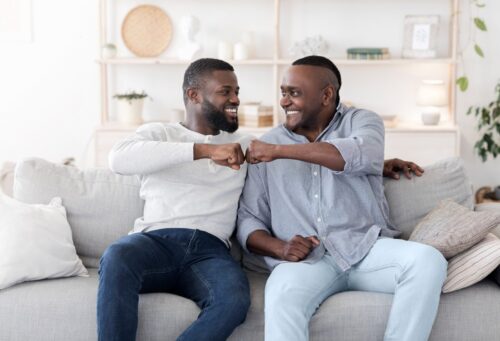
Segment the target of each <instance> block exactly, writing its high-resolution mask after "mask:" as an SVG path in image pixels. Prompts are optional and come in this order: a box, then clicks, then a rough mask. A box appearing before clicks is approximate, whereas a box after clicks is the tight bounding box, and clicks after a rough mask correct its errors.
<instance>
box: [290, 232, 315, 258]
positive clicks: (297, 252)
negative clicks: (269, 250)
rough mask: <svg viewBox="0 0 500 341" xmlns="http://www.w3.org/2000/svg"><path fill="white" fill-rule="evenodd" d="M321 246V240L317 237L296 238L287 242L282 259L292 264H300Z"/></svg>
mask: <svg viewBox="0 0 500 341" xmlns="http://www.w3.org/2000/svg"><path fill="white" fill-rule="evenodd" d="M318 245H319V240H318V238H317V237H315V236H309V237H302V236H299V235H296V236H294V237H293V238H292V239H290V240H289V241H287V242H285V244H284V246H283V249H282V252H281V253H282V254H281V259H283V260H287V261H290V262H298V261H301V260H303V259H305V258H306V257H307V256H308V255H309V254H310V253H311V251H312V250H313V249H314V248H315V247H316V246H318Z"/></svg>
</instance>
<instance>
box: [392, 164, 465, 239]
mask: <svg viewBox="0 0 500 341" xmlns="http://www.w3.org/2000/svg"><path fill="white" fill-rule="evenodd" d="M384 192H385V196H386V198H387V201H388V203H389V212H390V217H391V221H392V223H393V224H394V225H395V227H396V228H397V229H398V230H400V231H401V232H402V238H404V239H408V238H409V236H410V235H411V233H412V232H413V229H414V228H415V226H416V225H417V224H418V222H419V221H420V220H421V219H422V218H423V217H424V216H425V215H427V214H428V213H429V212H430V211H431V210H432V209H433V208H435V207H436V206H437V205H438V203H439V202H440V201H441V200H444V199H451V200H453V201H454V202H456V203H458V204H460V205H462V206H466V207H467V208H469V209H473V207H474V201H473V194H472V186H471V184H470V182H469V180H468V178H467V176H466V174H465V171H464V168H463V164H462V160H461V159H460V158H450V159H445V160H442V161H440V162H437V163H434V164H432V165H430V166H428V167H425V173H424V175H423V176H421V177H417V176H413V177H412V178H411V179H407V178H406V177H404V176H401V179H400V180H393V179H388V178H384Z"/></svg>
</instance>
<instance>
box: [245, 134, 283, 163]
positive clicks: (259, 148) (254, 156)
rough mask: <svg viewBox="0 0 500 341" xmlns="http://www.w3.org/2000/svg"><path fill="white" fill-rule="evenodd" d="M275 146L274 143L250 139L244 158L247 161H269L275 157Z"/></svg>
mask: <svg viewBox="0 0 500 341" xmlns="http://www.w3.org/2000/svg"><path fill="white" fill-rule="evenodd" d="M276 148H277V146H276V145H275V144H270V143H266V142H262V141H259V140H252V142H250V145H249V146H248V149H247V152H246V155H245V158H246V160H247V162H248V163H259V162H270V161H273V160H275V159H276Z"/></svg>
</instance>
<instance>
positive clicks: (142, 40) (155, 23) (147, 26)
mask: <svg viewBox="0 0 500 341" xmlns="http://www.w3.org/2000/svg"><path fill="white" fill-rule="evenodd" d="M122 38H123V42H124V43H125V45H126V46H127V48H128V49H129V50H130V51H131V52H132V53H133V54H135V55H136V56H138V57H157V56H159V55H160V54H161V53H162V52H163V51H165V49H166V48H167V46H168V44H169V43H170V40H171V39H172V22H171V21H170V18H169V17H168V15H167V14H166V13H165V12H164V11H163V10H162V9H161V8H160V7H157V6H153V5H141V6H137V7H135V8H133V9H132V10H130V12H128V14H127V15H126V16H125V19H124V20H123V24H122Z"/></svg>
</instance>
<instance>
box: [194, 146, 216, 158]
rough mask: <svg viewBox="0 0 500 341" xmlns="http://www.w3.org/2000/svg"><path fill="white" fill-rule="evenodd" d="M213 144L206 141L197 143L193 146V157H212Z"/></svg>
mask: <svg viewBox="0 0 500 341" xmlns="http://www.w3.org/2000/svg"><path fill="white" fill-rule="evenodd" d="M213 147H214V146H213V145H211V144H205V143H195V144H194V146H193V159H194V160H199V159H210V158H211V156H212V151H213Z"/></svg>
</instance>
